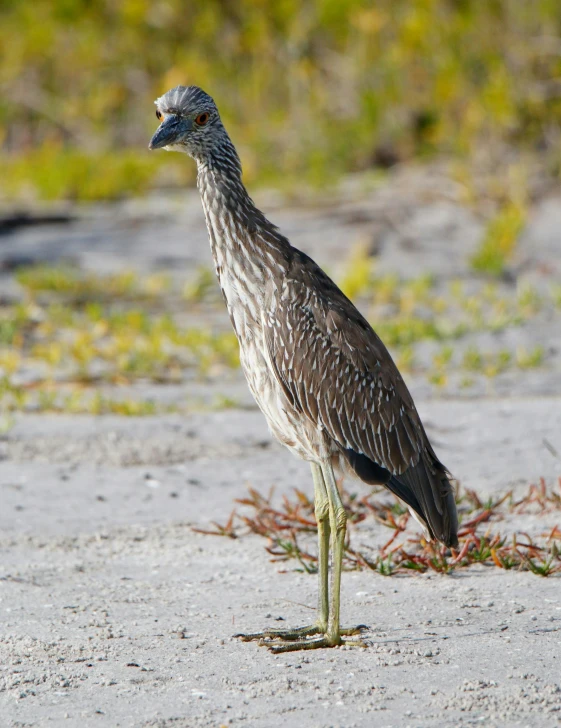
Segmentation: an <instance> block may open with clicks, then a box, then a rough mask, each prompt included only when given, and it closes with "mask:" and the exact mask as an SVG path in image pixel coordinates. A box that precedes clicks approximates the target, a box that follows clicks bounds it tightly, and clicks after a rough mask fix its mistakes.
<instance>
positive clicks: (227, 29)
mask: <svg viewBox="0 0 561 728" xmlns="http://www.w3.org/2000/svg"><path fill="white" fill-rule="evenodd" d="M186 18H187V21H186ZM0 29H1V30H0V33H1V35H2V37H1V40H2V42H1V43H0V79H1V82H2V94H1V96H0V143H2V152H1V153H0V163H1V165H2V169H3V172H4V174H3V175H2V182H1V184H2V192H1V193H0V196H2V197H11V198H19V199H29V198H33V197H36V196H38V197H41V198H46V199H58V198H61V197H68V198H78V199H108V198H115V197H121V196H122V195H124V194H137V193H140V192H143V191H145V190H146V189H147V188H149V187H152V186H157V185H159V184H164V185H166V186H169V185H174V184H184V183H185V181H187V180H188V179H192V175H193V173H194V171H193V169H192V165H189V164H185V160H181V159H179V158H176V159H175V160H173V161H172V160H171V159H170V158H169V157H166V155H163V154H160V155H157V154H150V153H149V152H148V151H147V150H146V145H147V141H148V138H149V136H150V134H151V132H152V131H153V129H154V127H155V119H154V116H153V103H152V102H153V99H154V98H156V97H157V96H159V95H160V94H161V93H162V92H163V91H165V90H166V89H168V88H171V87H172V86H175V85H176V84H178V83H197V84H199V85H201V86H203V87H204V88H206V89H207V90H209V91H210V92H211V93H212V94H213V95H214V96H215V97H216V99H217V101H218V102H219V105H220V108H221V110H222V113H223V116H224V118H225V121H226V123H227V125H228V128H229V129H230V130H231V133H232V136H233V138H234V140H235V142H236V143H237V144H238V146H239V147H240V150H241V152H242V158H243V162H244V166H245V169H246V172H247V176H248V179H249V180H250V181H254V180H255V181H260V182H262V183H264V184H271V183H272V184H276V185H279V186H285V185H292V186H294V185H295V184H296V185H298V184H301V183H302V181H304V182H307V183H308V184H314V185H320V186H325V185H326V184H330V183H331V182H333V181H334V180H336V179H337V178H338V177H339V176H340V175H341V174H344V173H346V172H356V171H359V170H364V169H367V168H369V167H373V166H378V167H386V166H388V165H391V164H392V163H394V162H396V161H403V160H408V159H420V160H424V159H426V158H428V157H430V156H434V155H436V154H444V155H447V156H449V157H451V158H453V159H455V160H459V161H463V162H464V164H465V165H466V166H468V167H469V166H470V164H471V162H469V161H467V160H471V159H473V158H475V157H477V156H480V157H483V158H485V159H488V160H489V166H491V167H492V168H496V167H501V168H503V169H504V168H506V166H507V165H509V164H511V162H510V159H511V157H512V156H515V157H517V156H520V155H521V154H523V153H529V154H535V150H536V149H538V148H540V147H541V148H542V149H543V150H544V159H545V163H544V172H545V173H546V174H548V175H550V176H557V175H558V173H559V166H560V143H559V140H558V139H557V136H556V135H554V134H552V133H551V129H552V128H553V129H554V128H555V126H556V124H557V122H558V119H559V113H560V109H561V100H560V97H559V94H558V92H557V91H558V89H557V79H558V77H559V72H560V61H559V54H558V43H559V36H560V20H559V7H558V2H557V1H556V0H535V2H532V3H526V2H510V1H508V0H497V1H496V2H481V1H480V0H462V1H461V2H452V1H451V0H420V1H419V2H415V3H412V2H410V0H379V1H378V2H377V3H376V4H375V5H373V4H372V3H371V2H370V1H369V0H340V1H338V2H334V1H333V0H318V2H314V3H298V2H295V0H288V1H287V2H282V3H273V4H269V3H263V2H262V1H261V0H244V2H238V3H229V4H228V7H227V9H226V10H225V7H224V3H223V2H219V0H209V1H208V2H205V3H189V4H188V6H187V7H186V6H185V4H184V3H181V2H180V0H169V2H166V3H165V5H157V6H151V5H150V4H149V3H145V2H141V1H140V0H115V2H112V3H108V2H99V3H89V4H88V3H83V2H79V0H53V1H49V2H47V0H38V2H36V3H35V4H34V5H33V10H30V7H29V5H28V4H27V3H21V2H16V1H15V0H8V1H7V2H5V3H3V4H2V8H1V9H0ZM218 49H219V50H218ZM497 160H499V162H498V163H497ZM505 160H507V161H505ZM163 164H165V165H166V171H165V173H161V172H160V168H161V166H162V165H163ZM501 175H502V176H505V175H506V172H505V173H504V174H503V172H501V170H497V174H496V177H501ZM506 176H507V175H506ZM486 192H490V193H491V194H492V195H494V194H495V190H494V189H493V185H492V184H490V185H488V189H487V190H486ZM484 196H485V197H486V198H487V199H488V198H489V195H488V194H485V195H484ZM499 196H500V192H499ZM500 262H501V261H500V260H498V261H497V259H496V258H493V256H490V257H489V258H488V263H485V264H486V265H487V264H488V265H491V266H492V267H494V268H496V266H497V265H500Z"/></svg>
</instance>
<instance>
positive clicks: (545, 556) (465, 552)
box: [193, 478, 561, 577]
mask: <svg viewBox="0 0 561 728" xmlns="http://www.w3.org/2000/svg"><path fill="white" fill-rule="evenodd" d="M342 499H343V503H344V505H345V511H346V512H347V514H348V516H349V526H350V527H349V530H348V531H347V540H346V543H345V552H344V557H343V563H344V567H345V568H347V569H349V570H358V569H371V570H372V571H377V572H378V573H379V574H381V575H382V576H393V575H394V574H405V573H407V572H410V571H420V572H430V571H434V572H436V573H441V574H447V573H450V572H452V571H456V570H458V569H466V568H470V567H472V566H477V565H480V564H485V565H486V566H488V567H497V568H499V569H513V568H516V569H518V570H520V571H530V572H532V573H533V574H536V575H537V576H543V577H547V576H551V575H558V574H561V549H560V546H559V539H560V538H561V531H560V530H559V528H558V527H557V526H554V527H553V528H551V526H550V525H549V523H548V520H549V521H551V520H552V519H553V518H555V517H556V516H557V515H558V513H559V511H560V510H561V478H560V479H559V482H558V483H557V484H552V485H549V486H548V485H547V484H546V482H545V481H544V480H543V478H542V479H540V483H539V484H530V485H529V486H528V489H527V491H526V493H524V495H523V496H522V497H521V498H519V499H515V498H514V497H513V493H512V491H509V492H508V493H506V494H505V495H503V496H502V497H500V498H499V499H497V500H496V501H489V502H487V503H485V502H483V501H482V500H481V498H480V497H479V496H478V494H477V493H476V492H475V491H473V490H465V491H464V490H463V489H460V490H459V492H458V496H457V498H456V501H457V504H458V514H459V518H460V530H459V533H458V537H459V548H458V550H457V552H455V551H453V550H451V549H447V548H446V547H445V546H443V545H442V544H438V543H431V542H427V541H426V540H425V538H424V537H423V536H419V535H417V534H418V526H417V527H416V531H417V533H415V534H414V535H411V534H410V533H408V532H407V527H408V523H409V520H410V517H409V512H408V511H407V510H406V509H405V508H404V507H403V505H402V504H401V503H398V504H397V505H398V508H397V509H396V508H395V507H394V506H395V503H396V501H397V498H395V496H391V495H390V494H389V493H387V492H386V491H384V490H383V489H379V490H378V491H377V492H376V491H374V493H372V494H370V495H367V496H363V497H362V498H360V497H358V496H357V494H353V493H349V492H348V491H347V490H346V489H344V488H343V490H342ZM236 504H237V506H236V508H235V510H233V511H232V513H231V515H230V517H229V519H228V521H227V523H226V524H224V525H221V524H219V523H212V527H213V528H212V529H208V530H207V529H199V528H195V529H193V530H194V531H197V532H198V533H204V534H208V535H213V536H226V537H227V538H239V537H241V536H244V535H247V534H249V533H253V534H256V535H257V536H260V537H261V538H265V539H267V546H266V550H267V552H268V553H269V554H271V556H272V559H271V560H272V561H275V562H283V563H284V562H287V561H290V560H291V559H294V560H296V561H297V563H298V566H297V567H296V569H297V570H298V571H305V572H307V573H309V574H310V573H315V572H317V556H316V555H315V553H314V550H315V549H314V546H313V545H312V543H311V542H312V539H313V537H314V535H315V525H316V522H315V514H314V503H313V501H312V500H310V499H309V498H308V497H307V496H306V494H305V493H303V492H301V491H299V490H297V489H295V491H294V494H293V495H292V496H291V497H287V496H284V497H283V500H282V503H280V504H275V503H274V502H273V490H271V492H270V493H269V495H268V496H263V495H262V494H260V493H258V492H257V491H256V490H255V489H253V488H249V494H248V496H247V497H246V498H240V499H238V500H236ZM238 506H239V507H238ZM239 511H241V513H240V512H239ZM521 513H532V514H534V515H535V516H538V517H540V518H542V519H544V520H543V522H542V523H541V524H540V527H541V530H542V531H543V528H544V527H546V528H547V531H546V532H545V533H540V536H539V537H538V538H536V539H534V538H532V537H531V536H530V535H529V534H528V533H527V532H526V531H518V530H514V531H513V532H512V533H511V534H510V535H509V537H506V536H502V535H501V533H500V532H499V531H495V532H493V530H492V529H493V526H494V525H495V524H497V523H500V524H501V527H502V528H503V529H505V530H506V531H507V532H508V530H509V523H508V519H509V517H510V516H512V515H513V514H521ZM548 516H549V517H550V518H549V519H548V520H545V519H546V518H547V517H548ZM370 519H374V520H375V521H376V524H377V525H378V524H382V525H383V526H386V527H387V528H388V529H389V530H390V533H391V536H390V537H389V539H388V540H387V541H386V543H385V544H384V545H382V546H378V547H377V548H372V547H365V546H361V550H360V551H359V550H358V549H357V548H355V547H353V546H352V541H353V540H354V538H355V533H356V531H355V526H356V525H357V524H362V523H363V522H367V521H368V520H370ZM302 542H306V543H307V545H309V547H310V548H309V550H308V548H307V547H303V546H302Z"/></svg>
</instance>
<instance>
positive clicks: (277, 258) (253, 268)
mask: <svg viewBox="0 0 561 728" xmlns="http://www.w3.org/2000/svg"><path fill="white" fill-rule="evenodd" d="M224 134H225V139H224V141H223V144H221V145H220V146H219V147H218V150H219V151H218V152H212V153H208V154H206V155H204V156H203V157H201V158H199V159H197V167H198V175H197V186H198V188H199V191H200V193H201V199H202V203H203V209H204V212H205V217H206V222H207V228H208V233H209V238H210V246H211V250H212V255H213V257H214V262H215V266H216V274H217V276H218V280H219V281H220V286H221V288H222V291H223V293H224V296H225V298H226V303H227V305H228V310H229V312H230V317H231V318H232V322H233V323H234V327H235V328H236V330H237V328H238V326H237V324H236V322H235V320H234V319H237V318H239V316H238V315H236V309H237V308H239V307H241V308H242V309H245V311H246V313H247V314H249V315H250V316H251V317H252V318H253V319H254V320H257V319H258V318H259V317H260V309H261V307H262V303H263V298H264V295H265V290H266V285H267V283H268V281H269V280H270V279H271V277H272V276H280V279H281V280H282V277H283V272H284V271H286V269H287V265H288V262H289V259H290V251H291V246H290V243H289V242H288V241H287V240H286V238H284V237H283V236H282V235H281V234H280V233H279V232H278V231H277V229H276V227H275V226H274V225H272V224H271V223H270V222H269V221H268V220H267V218H266V217H265V216H264V215H263V213H262V212H261V211H260V210H258V209H257V208H256V207H255V205H254V204H253V201H252V200H251V198H250V197H249V195H248V193H247V190H246V189H245V187H244V185H243V182H242V179H241V165H240V162H239V158H238V155H237V153H236V150H235V148H234V146H233V144H232V142H231V141H230V139H229V137H228V136H227V135H226V132H224Z"/></svg>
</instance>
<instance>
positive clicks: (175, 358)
mask: <svg viewBox="0 0 561 728" xmlns="http://www.w3.org/2000/svg"><path fill="white" fill-rule="evenodd" d="M17 280H18V282H19V283H20V285H21V286H22V288H23V289H24V291H25V299H24V300H23V301H22V302H21V303H16V304H0V408H1V409H2V410H4V411H13V410H20V409H33V410H35V411H66V412H83V411H87V412H90V413H94V414H96V413H105V412H113V413H116V414H125V415H127V414H129V415H130V414H151V413H153V412H155V411H156V405H155V404H154V402H152V401H137V400H133V399H123V398H116V399H113V398H110V397H107V396H103V395H101V394H99V387H100V386H101V385H113V386H117V387H119V386H122V385H130V384H134V383H135V382H147V381H151V382H155V383H181V382H183V381H185V379H186V377H192V376H193V375H195V376H198V377H208V376H213V377H219V376H223V374H224V372H226V371H228V370H235V369H237V368H238V366H239V357H238V344H237V341H236V338H235V335H234V333H233V332H231V331H230V330H227V331H220V330H214V329H212V328H205V327H201V326H192V325H191V326H188V325H186V324H185V323H184V322H183V321H184V316H183V315H182V310H183V309H184V308H185V300H184V295H183V292H182V291H181V290H177V286H176V287H174V286H173V285H172V283H171V281H170V280H169V279H168V278H167V277H166V276H161V275H151V276H147V277H144V278H141V277H138V276H136V275H134V274H132V273H121V274H118V275H110V276H101V275H95V274H92V273H84V272H81V271H79V270H76V269H72V268H49V267H45V266H41V267H37V268H29V269H22V270H21V271H19V272H18V274H17ZM201 295H202V292H201ZM164 310H171V311H175V312H177V313H175V314H169V313H164V312H162V311H164ZM221 401H222V405H223V406H232V403H231V402H230V401H229V400H228V399H227V398H222V400H221ZM216 406H219V405H218V404H217V405H216ZM160 409H161V408H160Z"/></svg>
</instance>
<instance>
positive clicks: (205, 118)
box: [195, 111, 208, 126]
mask: <svg viewBox="0 0 561 728" xmlns="http://www.w3.org/2000/svg"><path fill="white" fill-rule="evenodd" d="M207 121H208V114H207V112H206V111H205V112H203V113H202V114H199V115H198V116H197V118H196V119H195V124H198V125H199V126H204V125H205V124H206V123H207Z"/></svg>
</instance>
